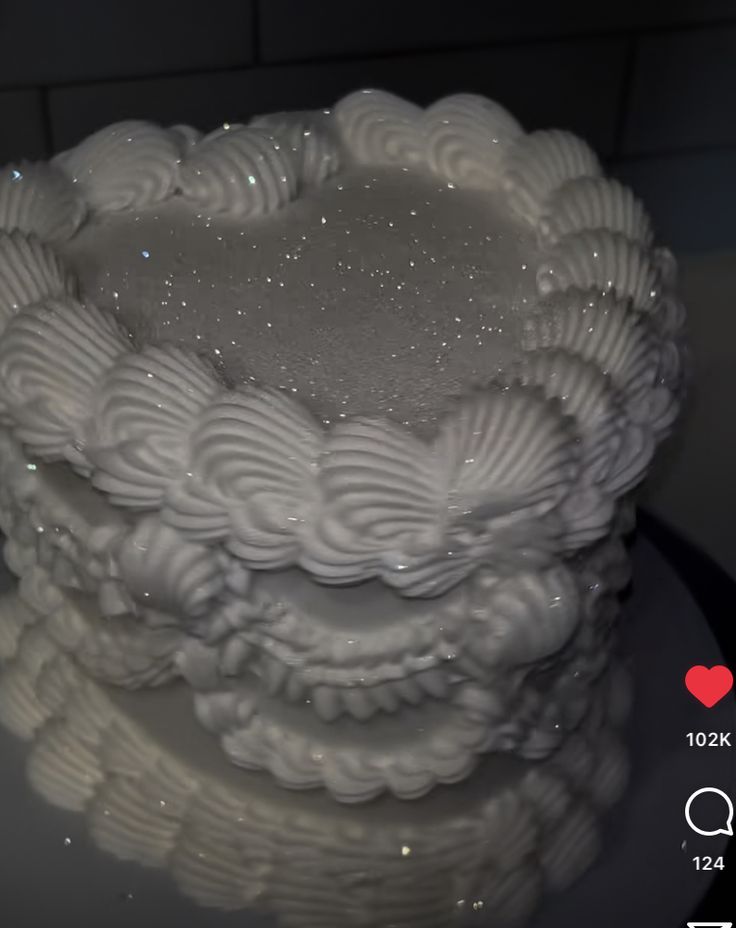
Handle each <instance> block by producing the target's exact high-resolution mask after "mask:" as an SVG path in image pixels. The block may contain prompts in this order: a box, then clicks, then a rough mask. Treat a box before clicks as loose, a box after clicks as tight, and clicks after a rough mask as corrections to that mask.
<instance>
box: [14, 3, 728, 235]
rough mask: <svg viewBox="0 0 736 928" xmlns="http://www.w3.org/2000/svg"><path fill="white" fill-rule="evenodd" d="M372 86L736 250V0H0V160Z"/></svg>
mask: <svg viewBox="0 0 736 928" xmlns="http://www.w3.org/2000/svg"><path fill="white" fill-rule="evenodd" d="M364 86H376V87H382V88H385V89H388V90H392V91H394V92H396V93H399V94H403V95H404V96H406V97H408V98H410V99H412V100H414V101H416V102H417V103H424V104H426V103H429V102H431V101H432V100H433V99H435V98H436V97H438V96H441V95H443V94H446V93H452V92H457V91H461V90H463V91H473V92H479V93H483V94H486V95H488V96H490V97H493V98H495V99H497V100H498V101H499V102H501V103H503V104H504V105H506V106H507V107H508V108H509V109H510V110H511V111H512V112H513V113H514V114H515V115H516V116H517V117H518V118H519V119H520V120H521V121H522V122H523V123H524V125H525V127H526V128H529V129H532V128H543V127H549V126H559V127H563V128H569V129H572V130H574V131H576V132H578V133H579V134H581V135H582V136H584V137H585V138H586V139H587V140H588V141H589V142H590V143H591V144H592V145H593V146H594V147H595V148H596V149H597V150H598V152H599V153H600V154H601V156H602V157H603V158H604V159H605V161H606V162H607V165H608V167H609V170H610V171H611V172H612V173H614V174H616V175H618V176H619V177H621V178H622V179H624V180H625V181H626V182H627V183H629V184H631V185H632V186H633V187H634V188H635V189H636V191H637V192H639V193H640V194H641V196H642V197H643V198H644V199H645V201H646V203H647V205H648V207H649V209H650V210H651V212H652V213H653V215H654V218H655V220H656V222H657V225H658V228H659V231H660V239H661V240H662V241H665V242H667V243H669V244H670V245H672V246H673V247H674V248H676V249H678V250H679V251H680V252H682V251H691V252H694V251H710V250H714V249H718V248H721V247H728V246H730V245H734V244H736V228H735V226H736V224H734V223H733V222H731V221H730V216H731V215H732V214H734V212H736V183H734V177H736V106H735V105H734V100H735V99H736V0H699V2H695V0H671V2H669V3H667V2H666V0H657V2H653V0H640V2H632V0H618V2H616V0H611V2H605V0H604V2H595V0H588V2H580V0H562V2H552V0H550V2H546V3H543V2H539V0H527V2H518V0H498V2H485V3H470V2H466V0H461V2H457V0H454V2H453V0H446V2H443V3H436V2H431V0H430V2H425V3H419V2H413V0H412V2H397V0H367V2H364V0H350V2H347V0H313V2H310V0H199V2H198V3H196V4H191V3H187V2H175V0H148V2H146V0H20V2H19V0H13V2H11V0H0V127H2V131H1V132H0V163H2V162H4V161H7V160H11V159H14V158H20V157H29V158H35V157H43V156H44V155H47V154H49V153H51V152H53V151H58V150H61V149H63V148H66V147H68V146H70V145H73V144H74V143H75V142H77V141H79V140H80V139H81V138H82V137H83V136H84V135H86V134H87V133H89V132H91V131H93V130H95V129H97V128H100V127H101V126H103V125H105V124H106V123H109V122H112V121H115V120H118V119H124V118H128V117H143V118H149V119H152V120H155V121H161V122H163V123H172V122H178V121H182V122H190V123H192V124H195V125H197V126H199V127H200V128H203V129H207V128H211V127H213V126H214V125H216V124H218V123H221V122H223V121H225V120H230V121H236V120H242V119H245V118H247V117H249V116H251V115H254V114H256V113H259V112H263V111H269V110H278V109H298V108H308V107H320V106H329V105H330V104H331V103H333V102H334V101H335V100H336V99H337V98H338V97H339V96H340V95H342V94H344V93H345V92H347V91H349V90H353V89H356V88H358V87H364Z"/></svg>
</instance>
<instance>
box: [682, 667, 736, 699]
mask: <svg viewBox="0 0 736 928" xmlns="http://www.w3.org/2000/svg"><path fill="white" fill-rule="evenodd" d="M685 686H686V687H687V688H688V690H690V692H691V693H692V694H693V696H694V697H695V698H696V699H699V700H700V702H702V703H703V705H704V706H707V707H708V708H709V709H712V708H713V706H715V704H716V703H717V702H720V701H721V700H722V699H723V697H724V696H725V695H726V693H730V691H731V687H732V686H733V674H732V673H731V671H730V670H729V669H728V667H724V666H723V665H722V664H718V665H717V666H716V667H703V666H702V664H698V665H697V666H696V667H691V668H690V670H688V672H687V673H686V674H685Z"/></svg>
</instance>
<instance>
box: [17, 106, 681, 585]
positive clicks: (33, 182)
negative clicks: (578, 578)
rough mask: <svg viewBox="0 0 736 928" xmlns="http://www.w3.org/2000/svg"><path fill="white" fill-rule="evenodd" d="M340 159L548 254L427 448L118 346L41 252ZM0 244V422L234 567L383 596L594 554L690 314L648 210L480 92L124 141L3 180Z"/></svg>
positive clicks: (213, 206)
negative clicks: (534, 296) (483, 215)
mask: <svg viewBox="0 0 736 928" xmlns="http://www.w3.org/2000/svg"><path fill="white" fill-rule="evenodd" d="M351 162H352V163H355V162H358V163H361V164H392V165H397V166H401V167H407V168H411V167H422V168H425V169H429V170H430V171H433V172H434V173H435V174H436V175H438V176H439V177H441V178H443V179H444V180H445V181H446V182H447V183H448V184H453V185H458V186H468V187H472V188H474V189H478V190H480V191H483V190H502V191H503V192H504V193H505V195H506V197H507V199H508V203H509V207H510V208H511V209H512V210H513V211H514V212H515V213H516V214H517V215H518V216H519V217H520V219H521V220H522V221H524V222H526V223H528V224H530V225H531V226H532V227H533V228H534V229H535V230H536V232H537V234H538V238H539V242H540V246H541V248H542V250H543V260H542V262H541V263H540V265H539V267H538V269H537V280H538V287H539V291H540V310H539V312H538V313H537V314H536V315H533V316H532V317H531V319H530V320H529V323H528V326H527V331H526V332H525V340H524V345H523V349H522V351H521V353H520V356H519V359H518V364H517V365H516V367H515V369H514V370H513V371H511V372H509V373H508V375H507V376H506V377H505V378H504V380H503V382H500V383H494V384H489V386H488V387H487V388H486V389H483V390H476V391H474V392H473V393H470V394H468V395H466V396H464V397H462V398H461V399H460V401H459V402H458V404H457V407H456V409H455V410H454V411H453V412H452V413H451V414H450V415H448V416H447V417H446V419H445V420H444V421H443V422H442V423H441V425H440V427H439V428H438V430H437V434H436V436H435V438H434V439H432V440H430V441H424V440H420V439H419V438H418V437H416V436H415V435H413V434H412V433H411V432H410V431H409V430H408V429H406V428H404V427H402V426H400V425H398V424H396V423H393V422H390V421H388V420H386V419H382V418H379V417H361V418H354V419H348V420H346V421H343V422H340V423H337V424H335V425H333V426H331V427H329V428H325V427H324V426H323V425H322V424H321V423H319V422H318V421H317V420H316V419H315V418H314V417H313V416H312V415H311V414H310V413H309V412H308V410H306V409H305V408H304V407H303V406H301V405H300V404H299V403H298V402H296V401H294V400H293V399H292V398H291V397H290V396H288V395H286V394H285V393H282V392H279V391H276V390H271V389H262V388H255V387H239V388H237V389H228V388H227V385H226V384H224V383H223V382H222V381H221V379H220V378H219V377H218V375H217V374H216V372H215V371H214V370H213V369H211V368H210V367H209V365H207V364H206V363H205V362H203V361H202V360H201V359H200V358H198V357H197V356H196V355H195V354H193V353H191V352H188V351H185V350H182V349H180V348H177V347H173V346H166V345H164V346H160V347H157V346H151V345H141V346H134V345H133V344H132V342H131V340H130V339H129V338H128V336H127V335H126V334H125V333H124V332H122V331H121V329H120V327H119V326H118V325H117V323H116V321H115V319H114V318H113V316H112V315H111V314H110V313H108V312H107V311H104V310H100V309H98V308H96V307H95V306H93V305H91V304H90V303H89V302H87V301H85V299H84V295H83V294H80V293H79V285H78V283H77V281H76V279H75V277H74V274H73V273H72V272H71V270H69V269H68V268H66V267H65V266H64V264H63V262H62V261H61V260H60V259H59V257H58V255H57V254H56V252H55V251H54V247H53V242H55V241H58V240H60V239H63V238H64V237H68V236H70V235H72V234H73V233H74V231H76V228H78V227H79V225H80V224H81V222H82V221H83V218H84V216H85V215H86V214H87V213H88V212H95V211H97V212H105V211H112V210H119V209H130V208H141V207H143V206H146V205H151V204H155V203H157V202H160V201H162V200H164V199H167V198H169V197H173V196H178V197H184V198H185V199H188V200H189V201H191V202H192V203H193V204H195V205H196V206H197V208H201V209H205V210H209V211H211V212H212V213H213V214H216V213H228V214H230V215H239V216H242V217H244V218H247V217H248V216H252V215H258V214H263V213H266V212H269V211H272V210H274V209H279V208H281V207H283V206H284V205H285V204H286V203H287V202H288V201H289V200H290V199H292V198H293V197H295V196H298V195H299V192H300V190H301V189H303V188H304V187H305V186H307V185H309V184H313V183H321V182H322V181H323V180H324V179H325V177H326V176H327V175H328V174H329V173H330V172H333V171H335V170H338V168H339V166H340V165H341V164H348V163H351ZM16 175H19V176H16ZM41 196H43V202H44V203H45V208H44V209H39V208H38V200H39V197H41ZM52 218H53V221H51V219H52ZM0 228H2V229H3V230H4V231H3V233H2V234H0V325H2V326H3V331H2V334H1V336H0V416H2V421H3V422H4V423H5V424H7V425H9V426H10V427H11V428H12V429H13V431H14V433H15V435H16V437H17V438H18V439H19V440H21V441H22V442H23V443H24V444H25V445H26V447H27V448H28V449H29V451H30V452H31V453H32V454H33V455H35V456H37V457H38V458H40V459H42V460H44V461H58V460H66V461H67V462H69V463H70V464H71V465H72V467H73V468H74V469H75V470H76V471H77V472H78V473H80V474H82V475H84V476H86V477H89V478H90V479H91V481H92V484H93V485H94V486H95V487H96V488H97V489H99V490H101V491H102V492H103V493H105V494H106V495H107V496H108V497H109V498H110V500H111V501H112V502H113V503H114V504H116V505H117V506H120V507H123V508H125V509H127V510H130V511H131V512H136V513H139V512H146V511H149V512H158V513H160V515H159V518H160V520H161V522H162V523H163V525H164V526H168V527H169V528H170V529H173V530H174V531H175V532H176V533H178V534H179V535H180V536H181V537H182V539H185V540H187V541H188V542H191V543H194V544H198V545H199V544H204V545H207V546H211V545H215V546H221V548H222V549H223V550H224V551H225V552H227V553H228V554H229V555H232V556H234V557H236V558H237V559H239V560H241V561H242V562H243V563H244V565H245V566H246V567H247V568H252V569H273V568H278V567H285V566H287V565H293V564H296V565H299V566H300V567H302V568H304V569H306V570H307V571H309V572H310V573H312V574H313V575H314V576H315V577H316V578H317V579H319V580H320V581H321V582H324V583H338V584H342V583H353V582H357V581H360V580H364V579H367V578H370V577H380V578H381V579H382V580H383V581H384V582H385V583H386V584H388V585H389V586H391V587H393V588H395V589H397V590H398V591H400V592H402V593H403V594H405V595H407V596H427V595H436V594H438V593H441V592H443V591H445V590H447V589H449V588H451V587H452V586H453V585H454V584H456V583H457V582H458V581H459V580H461V579H462V578H463V577H465V576H467V575H468V574H469V573H470V572H471V571H472V570H473V569H474V568H475V567H476V566H477V565H479V564H483V563H493V565H494V568H495V569H496V570H497V571H498V572H499V574H500V575H512V574H516V573H518V572H519V571H522V570H527V569H529V568H530V566H531V567H533V568H535V569H536V568H539V569H541V568H544V567H546V566H549V565H550V564H552V563H553V562H554V561H555V560H556V559H558V558H559V557H560V556H564V555H566V554H569V553H571V552H573V551H575V550H578V549H580V548H582V547H585V546H587V545H590V544H592V543H593V542H595V541H596V540H598V539H600V538H602V537H604V536H605V535H606V533H607V532H608V531H609V530H610V526H611V523H612V520H613V518H614V513H615V508H616V502H617V500H618V499H620V498H621V496H622V495H623V494H625V493H628V492H629V491H630V490H631V489H632V488H633V487H634V486H635V485H636V484H637V483H638V482H639V481H640V480H641V479H642V478H643V476H644V475H645V473H646V470H647V467H648V465H649V463H650V461H651V458H652V455H653V453H654V450H655V447H656V444H657V443H658V442H659V441H660V440H661V438H662V437H663V436H664V435H665V434H666V433H667V431H668V430H669V428H670V426H671V424H672V422H673V420H674V418H675V416H676V414H677V410H678V405H679V392H680V385H681V381H682V367H683V364H682V351H681V348H680V341H679V339H680V332H681V328H682V323H683V313H682V308H681V305H680V303H679V301H678V299H677V296H676V283H675V265H674V260H673V259H672V256H671V255H670V253H669V252H668V251H666V250H664V249H658V248H654V247H653V246H652V234H651V223H650V221H649V218H648V216H647V215H646V213H645V211H644V209H643V207H642V206H641V204H640V203H639V201H638V200H636V198H635V197H634V196H633V194H631V192H630V191H629V190H627V189H626V188H625V187H623V186H622V185H621V184H619V183H618V182H616V181H613V180H607V179H605V178H603V177H602V176H601V169H600V165H599V163H598V160H597V158H596V157H595V155H594V154H593V152H592V151H591V150H590V149H589V148H588V146H587V145H586V144H585V143H584V142H582V141H581V140H580V139H578V138H576V137H575V136H573V135H571V134H570V133H567V132H562V131H558V130H549V131H540V132H531V133H525V132H524V131H523V130H522V129H521V127H520V126H519V125H518V123H517V122H516V120H514V119H513V117H512V116H510V115H509V114H508V113H507V112H506V111H505V110H503V108H501V107H500V106H499V105H498V104H496V103H493V102H492V101H489V100H486V99H484V98H481V97H477V96H473V95H456V96H452V97H447V98H444V99H443V100H440V101H438V102H437V103H435V104H433V105H432V106H430V107H429V108H428V109H426V110H422V109H420V108H419V107H416V106H414V105H413V104H410V103H408V102H407V101H404V100H400V99H399V98H396V97H393V96H392V95H390V94H387V93H384V92H381V91H361V92H358V93H355V94H351V95H349V96H348V97H346V98H344V99H343V100H341V101H340V102H339V103H338V104H337V105H336V107H335V109H334V111H333V112H331V113H326V114H321V115H320V116H317V117H308V116H299V117H289V116H279V115H277V116H272V117H264V118H262V119H258V120H254V122H253V123H252V124H251V125H249V126H230V127H229V128H221V129H218V130H216V131H215V132H212V133H210V134H209V135H206V136H204V137H202V136H200V135H199V134H198V133H197V132H196V131H195V130H191V129H188V128H186V127H174V128H172V129H163V128H159V127H156V126H153V125H150V124H148V123H142V122H133V121H131V122H126V123H121V124H116V125H114V126H111V127H108V128H107V129H103V130H101V131H100V132H98V133H95V134H94V135H93V136H91V137H90V138H88V139H86V140H85V141H83V142H82V143H81V144H80V145H79V146H77V147H76V148H75V149H72V150H71V151H69V152H65V153H63V154H62V155H59V156H57V157H56V158H55V159H54V160H53V162H52V163H51V164H50V165H32V166H28V165H19V166H11V167H9V168H6V169H5V171H4V173H3V174H2V177H1V178H0ZM49 230H51V231H49Z"/></svg>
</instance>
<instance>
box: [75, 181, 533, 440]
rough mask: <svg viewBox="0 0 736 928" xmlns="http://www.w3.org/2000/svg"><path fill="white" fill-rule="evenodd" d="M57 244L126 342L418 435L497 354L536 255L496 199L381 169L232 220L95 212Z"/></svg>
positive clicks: (512, 342)
mask: <svg viewBox="0 0 736 928" xmlns="http://www.w3.org/2000/svg"><path fill="white" fill-rule="evenodd" d="M65 251H66V254H67V256H68V258H69V259H70V260H71V262H72V264H73V265H74V266H75V267H76V268H77V270H78V271H79V273H80V275H81V278H82V284H83V289H84V292H85V293H86V295H87V296H88V297H89V298H91V299H93V300H94V301H96V302H97V303H98V304H99V305H101V306H105V307H108V308H111V309H113V310H114V311H115V312H116V313H117V314H118V316H119V318H120V319H121V321H122V322H123V323H124V325H125V326H126V327H127V328H129V329H130V330H131V331H133V332H134V333H135V334H136V335H137V336H138V338H139V340H146V341H153V342H158V343H161V342H165V341H169V342H173V343H176V344H180V345H184V346H187V347H190V348H194V349H195V350H196V351H198V352H199V353H200V354H205V355H207V356H208V357H209V358H210V360H211V361H212V362H213V364H214V365H215V366H216V367H217V368H219V369H221V370H224V371H226V372H227V375H228V377H229V379H230V380H231V381H232V382H234V383H237V382H256V383H266V384H270V385H272V386H276V387H281V388H282V389H284V390H287V391H288V392H289V393H290V394H292V395H293V396H295V397H296V398H297V399H300V400H301V401H302V402H303V403H304V404H305V405H306V406H308V407H309V408H311V410H312V411H313V412H314V413H315V415H317V416H318V417H319V418H321V419H322V420H323V421H325V422H331V421H336V420H339V419H341V418H344V417H346V416H348V415H353V414H375V413H378V414H382V415H388V416H389V417H391V418H393V419H396V420H398V421H403V422H407V423H409V424H411V425H412V426H414V427H416V428H417V429H418V430H420V431H421V430H422V428H423V427H425V426H430V425H433V424H434V422H436V419H437V417H438V416H439V415H440V414H442V413H443V412H444V411H445V410H446V409H447V408H448V406H449V405H450V404H451V402H452V400H453V398H454V397H455V396H457V395H458V394H459V393H460V392H462V391H463V390H465V389H467V388H468V387H469V386H471V385H476V384H482V383H485V382H487V381H488V380H489V379H490V378H491V377H492V376H493V375H494V374H495V373H497V372H498V370H499V369H500V368H501V367H502V366H503V365H504V364H505V363H507V362H508V360H509V358H510V357H511V355H512V354H513V352H514V350H515V348H516V345H517V344H518V338H519V333H520V329H521V323H522V320H523V317H524V315H525V313H526V311H527V309H528V308H531V305H532V302H533V298H534V293H535V288H534V276H533V269H534V267H535V265H536V263H537V262H536V261H535V260H534V258H535V254H536V249H535V245H534V242H533V238H532V236H531V234H530V233H529V232H528V231H527V230H526V229H524V228H523V227H522V226H521V225H519V224H517V223H516V221H515V220H513V219H512V218H511V217H510V216H509V215H508V211H507V209H506V207H505V205H504V203H503V200H502V199H501V198H500V197H497V196H494V195H491V194H487V193H482V194H481V193H478V192H473V191H464V190H459V189H455V188H450V187H448V186H447V185H442V184H441V183H440V182H438V181H437V180H436V179H434V178H431V177H429V176H426V175H423V174H420V173H418V172H417V173H415V172H406V171H403V170H401V169H396V168H394V169H391V168H383V169H380V170H379V169H368V168H362V169H354V170H352V171H351V172H349V173H345V174H343V175H342V176H340V177H339V178H338V179H333V180H332V181H329V182H327V183H325V184H323V185H322V186H321V187H319V188H316V189H313V190H311V191H308V192H306V193H304V194H303V195H302V196H301V197H300V198H299V199H298V200H296V201H295V202H293V203H291V204H289V205H288V206H286V207H285V208H284V209H282V210H281V211H280V212H278V213H275V214H273V215H271V216H267V217H264V218H259V219H251V220H247V221H235V220H230V219H228V220H225V219H220V218H217V217H212V216H208V215H206V213H204V212H202V211H199V212H197V211H195V210H193V209H192V207H191V206H189V205H187V204H186V203H183V202H176V201H172V202H169V203H167V204H165V205H163V206H159V207H156V208H155V209H151V210H148V211H141V212H139V213H137V214H117V215H109V216H104V217H100V218H98V219H95V220H93V221H91V222H90V223H89V224H88V225H87V227H86V228H84V229H83V230H82V232H81V233H80V234H79V235H78V236H77V237H76V238H75V239H74V240H72V242H71V243H69V244H68V245H67V246H66V247H65ZM136 255H138V256H141V255H142V256H143V257H144V258H146V259H147V260H145V261H143V262H141V261H140V257H139V260H138V261H135V260H134V258H135V256H136Z"/></svg>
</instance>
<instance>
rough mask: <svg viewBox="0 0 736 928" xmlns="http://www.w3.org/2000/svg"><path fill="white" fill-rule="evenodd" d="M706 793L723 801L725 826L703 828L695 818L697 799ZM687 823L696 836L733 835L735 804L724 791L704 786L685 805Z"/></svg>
mask: <svg viewBox="0 0 736 928" xmlns="http://www.w3.org/2000/svg"><path fill="white" fill-rule="evenodd" d="M706 793H712V794H714V795H715V796H718V797H720V799H722V800H723V819H722V821H723V824H722V825H721V826H720V827H719V828H701V827H700V825H698V824H696V822H695V820H694V818H693V816H694V815H695V817H697V812H696V810H695V809H694V808H693V806H694V805H695V801H696V799H697V798H698V797H699V796H703V795H704V794H706ZM685 821H686V822H687V823H688V825H689V826H690V828H692V830H693V831H694V832H695V833H696V834H699V835H704V836H705V837H706V838H714V837H715V836H716V835H729V836H730V835H733V803H732V802H731V797H730V796H728V795H727V794H726V793H724V792H723V790H722V789H716V787H715V786H703V787H702V788H701V789H698V790H695V792H694V793H693V794H692V796H690V798H689V799H688V801H687V803H686V804H685Z"/></svg>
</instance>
